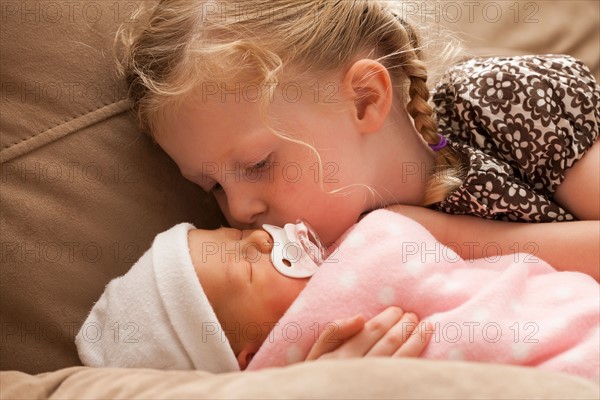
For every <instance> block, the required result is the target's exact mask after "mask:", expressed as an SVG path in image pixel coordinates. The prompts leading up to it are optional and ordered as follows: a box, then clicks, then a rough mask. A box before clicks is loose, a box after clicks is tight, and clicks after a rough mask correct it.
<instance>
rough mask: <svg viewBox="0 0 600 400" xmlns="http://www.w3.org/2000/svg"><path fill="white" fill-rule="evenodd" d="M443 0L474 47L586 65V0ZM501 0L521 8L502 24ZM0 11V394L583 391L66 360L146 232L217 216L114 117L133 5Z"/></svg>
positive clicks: (343, 365)
mask: <svg viewBox="0 0 600 400" xmlns="http://www.w3.org/2000/svg"><path fill="white" fill-rule="evenodd" d="M421 3H422V2H415V4H421ZM453 3H455V4H457V5H458V6H459V7H462V11H461V12H462V13H463V14H462V17H460V18H458V19H457V14H450V13H451V12H452V11H453V10H452V9H449V8H446V9H445V10H444V9H442V10H441V12H442V13H443V12H444V11H447V12H448V16H446V17H444V15H443V14H440V16H441V18H440V19H441V22H443V23H445V24H446V25H448V26H450V27H452V28H454V29H457V30H459V31H461V32H462V34H463V36H464V37H465V38H467V39H468V45H469V46H470V49H471V50H472V52H473V53H475V54H499V53H501V54H511V53H514V54H522V53H551V52H555V53H556V52H560V53H568V54H571V55H573V56H575V57H578V58H580V59H582V60H584V61H585V62H586V63H587V64H588V65H589V66H590V67H591V68H592V70H593V71H594V73H595V75H596V77H599V76H600V70H599V69H600V56H599V54H598V49H599V48H600V43H599V22H598V21H599V12H600V9H599V7H600V5H599V3H597V2H596V1H594V0H591V1H580V2H577V1H557V2H550V1H544V2H495V3H494V2H487V3H494V4H496V6H494V5H492V6H489V5H488V6H487V8H486V9H485V10H486V11H485V12H486V14H485V17H484V16H483V14H481V15H480V14H477V13H475V14H474V18H473V19H472V20H470V19H469V17H468V10H469V9H468V7H473V6H472V5H471V6H468V5H467V3H469V2H464V3H461V2H453ZM475 3H477V4H479V3H478V2H475ZM487 3H485V2H482V3H481V4H480V5H479V6H478V7H476V8H474V9H473V10H474V12H477V10H478V9H479V10H480V11H479V12H480V13H481V12H483V9H484V6H485V5H486V4H487ZM443 4H449V3H448V2H446V3H443ZM469 4H473V2H471V3H469ZM532 4H533V5H532ZM511 5H513V6H514V7H517V8H519V10H520V14H519V17H518V18H517V21H516V23H515V21H514V20H515V14H514V12H515V9H514V8H513V9H510V8H509V7H510V6H511ZM515 5H516V6H515ZM1 7H2V9H1V12H2V13H1V23H0V33H1V55H0V63H1V64H0V67H1V68H0V78H1V85H2V86H1V87H2V92H1V95H2V102H1V109H0V113H1V120H0V122H1V126H0V128H1V131H0V132H1V135H0V163H1V167H2V175H1V179H2V182H1V190H0V201H1V203H0V235H1V238H0V242H1V247H2V249H1V275H0V311H1V313H0V324H1V328H2V330H1V332H2V337H1V341H0V368H1V369H2V372H1V373H0V376H1V381H0V385H1V386H0V391H1V395H2V397H3V398H46V397H56V398H75V397H86V398H87V397H89V398H107V397H197V398H225V397H227V398H232V397H245V398H282V397H286V398H299V397H331V398H366V397H397V398H495V397H502V398H525V397H532V398H533V397H536V398H598V396H599V393H598V386H597V385H596V384H594V383H590V382H588V381H584V380H582V379H579V378H576V377H572V376H568V375H563V374H549V373H545V372H542V371H539V370H535V369H529V368H517V367H510V366H496V365H481V364H471V363H450V362H434V361H428V360H390V359H370V360H369V359H363V360H343V361H337V362H333V361H329V362H325V361H318V362H313V363H306V364H302V365H295V366H291V367H288V368H280V369H273V370H266V371H259V372H252V373H235V374H225V375H221V376H216V375H210V374H207V373H202V372H196V371H193V372H192V371H187V372H182V371H180V372H166V371H154V370H112V369H92V368H85V367H81V366H80V365H81V364H80V361H79V359H78V357H77V353H76V350H75V346H74V344H73V340H74V335H75V333H76V332H77V331H78V329H79V327H80V325H81V324H82V322H83V320H84V319H85V316H86V314H87V312H88V311H89V310H90V308H91V306H92V304H93V302H94V301H95V300H96V299H97V298H98V297H99V295H100V294H101V293H102V291H103V288H104V286H105V285H106V283H108V281H110V280H111V279H112V278H114V277H116V276H118V275H121V274H123V273H125V272H126V271H127V269H128V268H129V267H130V266H131V265H132V263H133V262H134V261H135V260H136V259H137V258H138V257H139V256H140V255H141V254H142V252H143V251H144V250H145V249H147V248H148V247H149V245H150V242H151V240H152V238H153V237H154V235H155V234H156V233H158V232H160V231H163V230H165V229H167V228H169V227H170V226H172V225H174V224H175V223H177V222H181V221H189V222H192V223H194V224H196V225H197V226H199V227H208V228H213V227H216V226H218V225H220V224H222V223H223V222H224V220H223V218H222V216H221V214H220V213H219V212H218V209H217V207H216V206H215V203H214V202H213V201H212V199H210V198H208V197H207V196H206V195H204V194H203V192H202V191H201V190H200V189H198V188H197V187H194V186H193V185H192V184H190V183H189V182H187V181H185V180H184V179H183V178H181V177H180V175H179V174H178V171H177V169H176V168H175V165H174V164H173V163H172V162H171V161H170V160H169V159H168V158H167V157H166V155H165V154H164V153H163V152H162V151H161V150H160V149H159V148H157V147H156V146H155V145H153V144H152V143H151V141H150V140H149V139H148V138H147V137H145V136H144V135H142V134H140V133H139V132H138V130H137V129H136V127H135V125H134V123H133V122H132V119H131V117H130V115H129V114H128V112H127V110H128V103H127V102H126V100H125V97H126V96H125V88H124V86H123V82H121V81H120V80H118V79H117V78H116V77H115V74H114V67H113V66H114V62H113V59H112V37H113V35H114V32H115V30H116V28H117V26H118V25H119V23H120V22H122V21H126V20H127V18H128V17H129V15H130V13H131V11H133V9H134V8H135V7H136V3H135V2H132V1H126V0H118V1H117V0H115V1H96V2H94V1H83V2H60V1H58V2H54V1H9V0H6V1H4V0H3V1H2V3H1ZM447 7H448V6H447ZM491 7H494V9H492V8H491ZM498 7H500V9H501V16H500V18H499V19H498V20H497V21H496V18H497V15H498V14H492V12H493V11H494V10H497V9H498ZM510 13H513V14H510ZM526 13H527V14H526ZM532 13H533V14H532ZM526 15H527V16H528V17H529V18H527V19H525V16H526ZM492 17H493V18H492ZM535 20H537V22H535ZM122 329H123V327H115V330H114V331H111V332H103V334H110V335H116V333H117V332H119V333H120V334H121V336H115V340H119V337H120V338H122V337H123V336H122V335H123V334H124V333H126V332H123V330H122ZM37 374H39V375H37Z"/></svg>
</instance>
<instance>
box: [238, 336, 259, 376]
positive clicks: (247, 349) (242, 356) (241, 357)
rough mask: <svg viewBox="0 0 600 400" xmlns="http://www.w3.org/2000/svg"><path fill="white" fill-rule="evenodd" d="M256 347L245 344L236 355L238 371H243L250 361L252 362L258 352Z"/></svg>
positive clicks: (251, 344)
mask: <svg viewBox="0 0 600 400" xmlns="http://www.w3.org/2000/svg"><path fill="white" fill-rule="evenodd" d="M256 347H257V346H256V345H255V344H253V343H247V344H246V345H245V346H244V348H243V349H242V350H241V351H240V352H239V353H238V355H237V357H236V358H237V361H238V365H239V366H240V370H242V371H243V370H245V369H246V368H247V367H248V364H250V361H252V358H253V357H254V355H255V354H256V352H257V351H258V349H257V348H256Z"/></svg>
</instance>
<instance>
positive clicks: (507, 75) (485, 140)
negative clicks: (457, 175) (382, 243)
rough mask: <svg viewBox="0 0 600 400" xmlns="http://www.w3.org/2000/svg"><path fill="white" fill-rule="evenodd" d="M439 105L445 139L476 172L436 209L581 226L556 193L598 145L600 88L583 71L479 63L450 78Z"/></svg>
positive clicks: (558, 62) (529, 63)
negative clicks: (571, 222) (574, 167)
mask: <svg viewBox="0 0 600 400" xmlns="http://www.w3.org/2000/svg"><path fill="white" fill-rule="evenodd" d="M433 102H434V104H435V114H436V118H437V120H438V125H439V128H440V133H442V134H443V135H445V136H446V137H447V138H448V142H449V145H450V146H453V147H454V149H456V150H457V151H458V152H459V153H460V154H461V155H462V157H463V158H464V160H465V168H466V169H467V171H468V172H467V174H466V178H465V180H464V181H463V184H462V186H460V187H459V188H458V189H457V190H455V191H454V192H452V193H451V194H450V195H449V196H448V197H447V198H446V199H444V200H443V201H442V202H440V203H438V204H436V205H435V206H434V208H435V209H438V210H440V211H444V212H447V213H451V214H472V215H477V216H479V217H484V218H491V219H500V220H509V221H533V222H549V221H568V220H574V219H575V217H574V216H573V215H572V214H570V213H569V212H568V211H566V210H565V209H564V208H562V207H561V206H559V205H558V204H557V203H556V202H555V201H554V200H553V193H554V192H555V190H556V188H557V187H558V185H560V184H561V182H562V180H563V179H564V174H565V171H566V170H567V169H569V168H570V167H571V166H572V165H573V164H574V163H575V162H577V160H579V159H580V158H581V157H582V156H583V155H584V154H585V152H586V151H587V150H588V149H589V148H590V147H591V146H592V144H593V143H594V141H595V140H596V138H597V137H598V127H599V124H600V109H599V108H600V86H598V84H597V83H596V81H595V80H594V77H593V76H592V74H591V73H590V71H589V69H588V68H587V67H586V66H585V65H584V64H583V63H581V62H580V61H578V60H575V59H573V58H571V57H568V56H562V55H561V56H555V55H545V56H523V57H494V58H486V59H473V60H470V61H467V62H465V63H463V64H460V65H458V66H456V67H453V68H451V69H450V70H449V71H448V72H447V73H446V74H445V75H444V77H443V78H442V79H441V80H440V82H439V83H438V84H437V86H436V88H435V92H434V95H433ZM467 164H468V165H467Z"/></svg>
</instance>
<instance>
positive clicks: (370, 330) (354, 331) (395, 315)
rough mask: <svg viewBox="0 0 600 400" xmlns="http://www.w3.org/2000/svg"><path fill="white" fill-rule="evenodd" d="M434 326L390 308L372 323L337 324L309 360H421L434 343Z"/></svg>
mask: <svg viewBox="0 0 600 400" xmlns="http://www.w3.org/2000/svg"><path fill="white" fill-rule="evenodd" d="M432 333H433V327H432V326H431V324H430V323H419V319H418V318H417V316H416V315H415V314H412V313H405V312H403V311H402V310H401V309H400V308H398V307H389V308H387V309H385V310H384V311H382V312H381V313H379V314H378V315H376V316H375V317H373V318H371V319H370V320H369V321H368V322H365V319H364V317H363V316H362V315H357V316H355V317H353V318H350V319H346V320H341V321H337V322H336V323H335V324H331V325H330V326H329V327H328V328H327V329H325V330H324V331H323V333H321V335H320V336H319V339H318V340H317V342H316V343H315V344H314V345H313V347H312V349H311V350H310V352H309V354H308V356H307V358H306V360H307V361H308V360H316V359H318V358H351V357H365V356H366V357H369V356H388V357H418V356H419V355H420V354H421V353H422V352H423V350H424V349H425V347H426V346H427V344H428V343H429V340H430V339H431V335H432Z"/></svg>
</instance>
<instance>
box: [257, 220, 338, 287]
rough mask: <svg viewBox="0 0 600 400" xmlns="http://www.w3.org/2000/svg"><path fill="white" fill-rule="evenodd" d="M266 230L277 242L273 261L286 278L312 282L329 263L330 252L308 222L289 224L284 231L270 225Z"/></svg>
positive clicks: (272, 253) (265, 226)
mask: <svg viewBox="0 0 600 400" xmlns="http://www.w3.org/2000/svg"><path fill="white" fill-rule="evenodd" d="M262 227H263V229H264V230H265V231H267V232H268V233H269V235H271V238H273V248H272V249H271V261H272V262H273V265H274V266H275V269H277V271H279V272H280V273H281V274H282V275H285V276H288V277H290V278H308V277H310V276H312V275H313V274H314V273H315V272H317V269H319V266H321V264H323V262H324V261H325V258H326V256H327V250H326V249H325V247H324V246H323V245H322V244H321V242H320V241H319V238H318V236H317V234H316V233H315V231H314V230H313V229H312V228H311V227H310V225H308V223H306V222H305V221H303V220H301V219H299V220H298V221H297V222H296V223H295V224H285V226H284V227H283V228H280V227H278V226H275V225H269V224H264V225H263V226H262Z"/></svg>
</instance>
